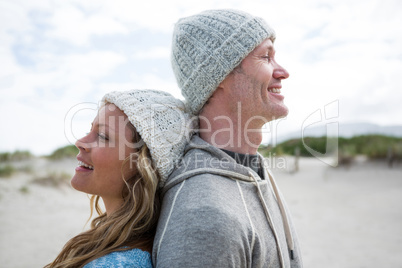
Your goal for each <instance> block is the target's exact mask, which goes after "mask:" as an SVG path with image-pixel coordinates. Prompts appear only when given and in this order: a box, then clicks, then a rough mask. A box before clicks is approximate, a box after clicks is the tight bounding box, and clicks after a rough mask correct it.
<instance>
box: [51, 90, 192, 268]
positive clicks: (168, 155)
mask: <svg viewBox="0 0 402 268" xmlns="http://www.w3.org/2000/svg"><path fill="white" fill-rule="evenodd" d="M188 119H189V116H188V115H187V114H186V113H184V105H183V103H182V102H181V101H180V100H177V99H175V98H173V97H172V96H171V95H170V94H168V93H166V92H160V91H154V90H131V91H125V92H112V93H109V94H106V95H105V96H104V98H103V99H102V102H101V106H100V109H99V111H98V115H97V116H96V117H95V119H94V121H93V123H92V127H91V131H90V132H89V133H88V134H87V135H86V136H85V137H83V138H81V139H79V140H78V141H77V142H76V144H75V145H76V146H77V147H78V149H79V154H78V156H77V160H78V167H77V168H76V172H75V175H74V177H73V178H72V180H71V185H72V186H73V188H74V189H76V190H78V191H82V192H85V193H88V194H91V195H92V197H91V215H92V212H93V210H94V209H95V210H96V211H97V213H98V214H99V216H98V217H97V218H95V219H94V220H93V221H92V223H91V228H90V230H88V231H86V232H83V233H81V234H79V235H77V236H75V237H73V238H72V239H71V240H70V241H68V242H67V244H66V245H65V246H64V248H63V249H62V251H61V252H60V254H59V255H58V256H57V258H56V259H55V260H54V261H53V262H52V263H50V264H48V265H47V266H46V267H49V268H50V267H85V268H89V267H152V263H151V257H150V252H151V250H152V243H153V237H154V233H155V229H156V223H157V219H158V215H159V199H158V193H157V192H158V188H159V187H161V186H163V184H164V182H165V180H166V178H167V176H168V175H169V174H170V172H171V171H172V170H173V168H174V165H175V163H176V162H175V161H177V159H180V158H181V155H182V152H183V149H184V146H185V143H186V141H187V140H188V138H189V137H188V135H189V134H190V129H191V126H190V125H189V122H190V121H189V120H188ZM158 185H159V186H158ZM100 199H102V201H103V204H104V207H105V209H106V212H101V209H100V206H99V201H100Z"/></svg>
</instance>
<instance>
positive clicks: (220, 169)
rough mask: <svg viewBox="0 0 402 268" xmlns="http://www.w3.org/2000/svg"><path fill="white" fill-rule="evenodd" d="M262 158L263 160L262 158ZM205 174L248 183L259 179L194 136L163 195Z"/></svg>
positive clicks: (169, 179) (246, 168)
mask: <svg viewBox="0 0 402 268" xmlns="http://www.w3.org/2000/svg"><path fill="white" fill-rule="evenodd" d="M260 157H261V158H262V156H260ZM205 173H210V174H215V175H221V176H226V177H229V178H231V179H234V180H241V181H246V182H254V181H255V179H254V178H259V177H258V175H257V173H255V171H254V170H252V169H251V168H248V167H245V166H242V165H240V164H238V163H237V162H236V161H235V160H234V159H233V158H232V157H231V156H229V155H228V154H226V153H225V152H223V151H222V150H220V149H218V148H216V147H214V146H212V145H211V144H209V143H207V142H206V141H204V140H203V139H201V138H200V137H199V136H198V135H194V136H193V137H192V139H191V141H190V143H189V144H188V145H187V146H186V147H185V149H184V153H183V158H182V160H181V161H180V162H179V164H178V165H177V167H176V169H175V170H174V171H173V172H172V174H170V176H169V178H168V180H167V181H166V184H165V186H164V187H163V189H162V195H163V194H164V193H166V192H167V191H168V190H169V189H170V188H172V187H173V186H175V185H176V184H179V183H181V182H182V181H184V180H186V179H188V178H191V177H193V176H195V175H198V174H205ZM253 177H254V178H253Z"/></svg>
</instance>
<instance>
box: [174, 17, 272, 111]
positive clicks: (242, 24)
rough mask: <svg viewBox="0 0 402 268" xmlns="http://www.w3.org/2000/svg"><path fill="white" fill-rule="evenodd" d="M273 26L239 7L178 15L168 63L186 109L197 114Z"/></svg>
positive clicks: (270, 31)
mask: <svg viewBox="0 0 402 268" xmlns="http://www.w3.org/2000/svg"><path fill="white" fill-rule="evenodd" d="M267 38H270V39H271V40H272V41H274V40H275V32H274V30H273V29H272V28H271V27H269V26H268V24H267V23H266V22H265V21H264V20H263V19H262V18H259V17H254V16H252V15H250V14H248V13H246V12H243V11H239V10H231V9H223V10H207V11H204V12H201V13H199V14H197V15H193V16H190V17H185V18H182V19H180V20H179V21H178V22H177V23H176V25H175V29H174V32H173V41H172V55H171V63H172V67H173V72H174V74H175V75H176V80H177V83H178V85H179V87H180V88H181V92H182V94H183V96H184V98H185V99H186V101H187V105H188V106H189V108H190V111H191V112H192V113H194V114H198V113H199V112H200V110H201V108H202V107H203V106H204V104H205V102H206V101H207V100H208V99H209V97H211V95H212V94H213V92H214V91H215V89H216V88H217V87H218V85H219V84H220V83H221V82H222V81H223V80H224V79H225V77H226V76H227V75H228V74H229V73H230V72H231V71H232V70H233V69H234V68H235V67H236V66H238V65H239V64H240V63H241V61H242V60H243V59H244V58H245V57H246V56H247V55H248V54H249V53H250V52H251V51H253V50H254V48H255V47H257V46H258V45H259V44H261V43H262V41H264V40H265V39H267Z"/></svg>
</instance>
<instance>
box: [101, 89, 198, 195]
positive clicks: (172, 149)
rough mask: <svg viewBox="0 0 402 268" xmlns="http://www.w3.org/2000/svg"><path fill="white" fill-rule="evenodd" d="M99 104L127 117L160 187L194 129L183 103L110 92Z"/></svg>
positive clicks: (159, 94) (157, 95)
mask: <svg viewBox="0 0 402 268" xmlns="http://www.w3.org/2000/svg"><path fill="white" fill-rule="evenodd" d="M101 103H102V104H103V105H104V104H105V103H113V104H114V105H116V106H117V107H118V108H119V109H120V110H121V111H122V112H124V113H125V114H126V115H127V117H128V120H129V121H130V122H131V124H133V126H134V127H135V129H136V131H137V132H138V133H139V134H140V136H141V138H142V140H143V141H144V142H145V144H146V145H147V146H148V148H149V151H150V153H151V157H152V161H153V163H154V165H155V167H156V169H157V171H158V172H159V175H160V177H161V180H160V182H159V187H163V186H164V184H165V182H166V179H167V178H168V176H169V175H170V173H171V172H172V171H173V169H174V167H175V165H176V164H177V163H178V161H180V159H181V157H182V154H183V150H184V147H185V145H186V144H187V142H188V141H189V139H190V136H191V134H192V131H193V130H194V127H195V126H193V125H192V120H190V115H189V114H188V113H186V112H185V106H184V104H183V102H182V101H181V100H179V99H176V98H174V97H173V96H172V95H170V94H169V93H167V92H163V91H157V90H151V89H145V90H129V91H114V92H110V93H108V94H106V95H105V96H104V97H103V99H102V102H101Z"/></svg>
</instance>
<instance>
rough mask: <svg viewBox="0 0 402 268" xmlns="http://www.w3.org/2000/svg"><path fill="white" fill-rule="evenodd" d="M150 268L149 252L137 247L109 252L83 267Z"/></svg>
mask: <svg viewBox="0 0 402 268" xmlns="http://www.w3.org/2000/svg"><path fill="white" fill-rule="evenodd" d="M102 267H105V268H106V267H107V268H117V267H119V268H123V267H124V268H128V267H132V268H152V267H153V266H152V261H151V254H149V252H146V251H142V250H140V249H138V248H135V249H130V250H125V251H117V252H112V253H109V254H107V255H105V256H102V257H100V258H98V259H95V260H93V261H91V262H90V263H88V264H86V265H85V266H84V268H102Z"/></svg>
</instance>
